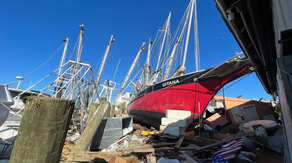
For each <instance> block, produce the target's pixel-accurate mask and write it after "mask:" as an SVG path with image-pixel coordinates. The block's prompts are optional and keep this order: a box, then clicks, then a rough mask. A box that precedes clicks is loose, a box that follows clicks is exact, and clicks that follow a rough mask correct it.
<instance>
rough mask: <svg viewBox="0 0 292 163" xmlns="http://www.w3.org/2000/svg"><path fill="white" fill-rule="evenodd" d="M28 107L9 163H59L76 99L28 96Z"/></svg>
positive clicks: (26, 106) (26, 99)
mask: <svg viewBox="0 0 292 163" xmlns="http://www.w3.org/2000/svg"><path fill="white" fill-rule="evenodd" d="M25 103H26V104H25V109H24V112H23V117H22V120H21V124H20V127H19V132H18V135H17V138H16V141H15V144H14V147H13V150H12V154H11V158H10V160H9V162H10V163H19V162H22V163H34V162H35V163H37V162H43V163H59V162H60V157H61V152H62V149H63V145H64V141H65V138H66V134H67V130H68V126H69V123H70V121H71V117H72V113H73V110H74V104H75V102H74V101H73V100H63V99H57V98H45V97H32V96H31V97H27V98H25Z"/></svg>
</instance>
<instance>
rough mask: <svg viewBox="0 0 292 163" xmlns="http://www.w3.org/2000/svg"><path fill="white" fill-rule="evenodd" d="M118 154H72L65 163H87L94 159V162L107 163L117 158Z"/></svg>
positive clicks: (81, 152)
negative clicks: (101, 162)
mask: <svg viewBox="0 0 292 163" xmlns="http://www.w3.org/2000/svg"><path fill="white" fill-rule="evenodd" d="M119 155H121V153H119V152H85V151H80V152H73V153H71V156H72V157H70V158H69V159H68V160H67V161H68V162H89V161H92V160H94V159H95V161H103V162H109V161H110V160H111V159H112V158H113V157H115V156H119Z"/></svg>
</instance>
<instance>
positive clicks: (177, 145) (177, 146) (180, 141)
mask: <svg viewBox="0 0 292 163" xmlns="http://www.w3.org/2000/svg"><path fill="white" fill-rule="evenodd" d="M184 138H185V136H184V135H183V136H181V137H180V138H179V140H178V142H177V143H176V145H175V146H174V149H178V148H179V147H180V146H181V144H182V142H183V141H184Z"/></svg>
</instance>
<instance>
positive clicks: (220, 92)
mask: <svg viewBox="0 0 292 163" xmlns="http://www.w3.org/2000/svg"><path fill="white" fill-rule="evenodd" d="M249 75H250V74H248V75H246V76H245V77H242V78H241V79H239V80H238V81H236V82H234V83H232V84H231V85H230V86H228V87H226V88H225V89H223V90H226V89H228V88H229V87H231V86H233V85H234V84H236V83H238V82H239V81H241V80H242V79H244V78H246V77H248V76H249ZM223 90H222V91H223ZM222 91H220V92H218V93H217V94H219V93H221V92H222Z"/></svg>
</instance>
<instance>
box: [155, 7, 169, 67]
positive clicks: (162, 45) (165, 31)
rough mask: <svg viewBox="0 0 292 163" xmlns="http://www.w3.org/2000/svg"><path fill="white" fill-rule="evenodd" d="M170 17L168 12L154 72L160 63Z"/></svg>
mask: <svg viewBox="0 0 292 163" xmlns="http://www.w3.org/2000/svg"><path fill="white" fill-rule="evenodd" d="M170 16H171V12H169V15H168V18H167V22H166V27H165V30H163V31H164V36H163V40H162V44H161V48H160V51H159V56H158V61H157V65H156V70H155V71H157V70H158V68H159V63H160V58H161V53H162V50H163V47H164V42H165V37H166V34H167V33H168V31H169V24H170Z"/></svg>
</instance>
